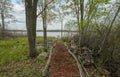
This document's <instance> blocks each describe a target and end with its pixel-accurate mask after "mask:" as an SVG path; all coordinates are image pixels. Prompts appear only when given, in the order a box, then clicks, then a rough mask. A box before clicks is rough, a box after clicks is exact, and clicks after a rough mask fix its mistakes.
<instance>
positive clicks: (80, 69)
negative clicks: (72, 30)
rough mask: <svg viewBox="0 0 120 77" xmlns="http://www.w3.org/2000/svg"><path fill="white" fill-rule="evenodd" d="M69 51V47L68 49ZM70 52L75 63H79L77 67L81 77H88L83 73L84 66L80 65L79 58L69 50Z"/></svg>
mask: <svg viewBox="0 0 120 77" xmlns="http://www.w3.org/2000/svg"><path fill="white" fill-rule="evenodd" d="M67 49H68V47H67ZM68 52H69V53H70V55H72V57H73V58H74V59H75V61H76V62H77V66H78V69H79V74H80V77H86V75H85V73H84V72H83V69H82V66H81V65H80V63H79V61H78V59H77V57H76V56H75V55H74V54H73V53H72V52H71V51H70V50H69V49H68Z"/></svg>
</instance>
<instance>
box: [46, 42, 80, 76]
mask: <svg viewBox="0 0 120 77" xmlns="http://www.w3.org/2000/svg"><path fill="white" fill-rule="evenodd" d="M78 76H79V73H78V68H77V64H76V63H75V61H74V59H73V58H72V56H71V55H70V54H69V53H68V50H67V48H66V47H65V45H64V44H63V43H62V42H60V41H59V42H57V43H56V45H55V46H54V48H53V53H52V58H51V62H50V67H49V72H48V77H78Z"/></svg>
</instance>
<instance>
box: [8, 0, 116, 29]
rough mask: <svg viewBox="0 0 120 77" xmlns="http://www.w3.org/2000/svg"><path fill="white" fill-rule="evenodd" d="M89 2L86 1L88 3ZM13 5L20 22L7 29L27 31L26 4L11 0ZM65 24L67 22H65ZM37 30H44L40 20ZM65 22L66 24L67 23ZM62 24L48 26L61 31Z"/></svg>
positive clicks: (9, 25) (11, 24)
mask: <svg viewBox="0 0 120 77" xmlns="http://www.w3.org/2000/svg"><path fill="white" fill-rule="evenodd" d="M86 1H87V0H85V2H86ZM114 1H116V0H112V2H114ZM11 2H12V4H13V11H14V12H13V15H14V16H15V18H16V19H17V21H18V22H16V23H10V24H8V26H7V28H8V29H17V30H26V26H25V11H24V9H25V7H24V4H23V3H21V2H20V0H11ZM64 21H65V22H66V21H67V20H64ZM37 22H38V23H37V29H38V30H40V29H42V23H41V22H40V20H38V21H37ZM65 22H64V23H65ZM60 28H61V27H60V23H54V24H49V25H48V29H50V30H51V29H60Z"/></svg>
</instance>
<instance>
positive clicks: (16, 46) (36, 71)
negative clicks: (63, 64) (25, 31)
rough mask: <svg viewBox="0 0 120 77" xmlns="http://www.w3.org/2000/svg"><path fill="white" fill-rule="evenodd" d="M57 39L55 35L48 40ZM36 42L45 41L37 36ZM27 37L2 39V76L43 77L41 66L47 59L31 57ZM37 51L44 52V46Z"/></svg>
mask: <svg viewBox="0 0 120 77" xmlns="http://www.w3.org/2000/svg"><path fill="white" fill-rule="evenodd" d="M54 40H56V39H55V38H53V37H50V38H48V41H54ZM36 42H43V38H42V37H37V38H36ZM28 51H29V50H28V40H27V37H22V38H16V39H8V40H0V77H42V74H41V68H42V67H43V65H44V64H45V61H44V60H43V59H42V58H41V57H39V56H38V57H37V58H36V59H30V58H29V56H28V53H29V52H28ZM37 51H38V52H39V53H40V52H43V49H42V48H37Z"/></svg>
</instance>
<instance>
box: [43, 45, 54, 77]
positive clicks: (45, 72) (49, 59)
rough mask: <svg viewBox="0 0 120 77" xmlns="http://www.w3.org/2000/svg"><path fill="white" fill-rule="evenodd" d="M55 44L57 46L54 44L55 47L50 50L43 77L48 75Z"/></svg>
mask: <svg viewBox="0 0 120 77" xmlns="http://www.w3.org/2000/svg"><path fill="white" fill-rule="evenodd" d="M54 46H55V44H54V45H53V47H52V48H51V50H50V53H49V57H48V61H47V63H46V65H45V67H44V69H43V71H42V77H46V76H47V70H48V67H49V65H50V61H51V56H52V50H53V48H54Z"/></svg>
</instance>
